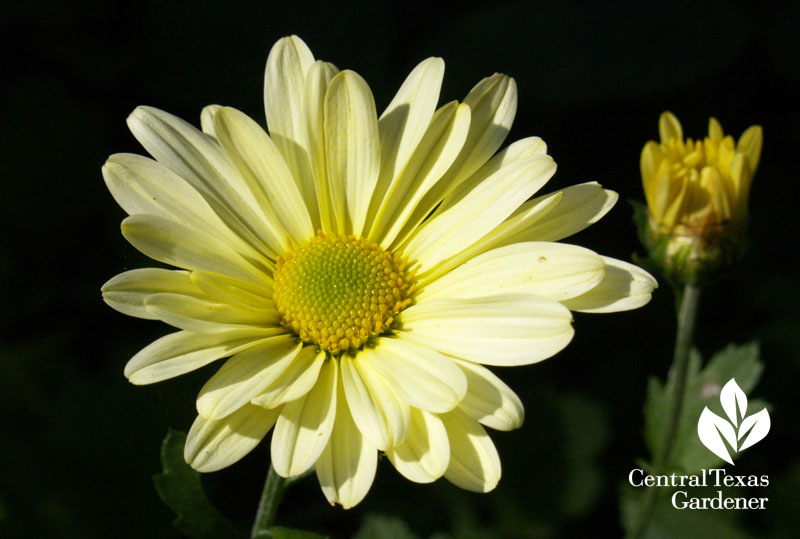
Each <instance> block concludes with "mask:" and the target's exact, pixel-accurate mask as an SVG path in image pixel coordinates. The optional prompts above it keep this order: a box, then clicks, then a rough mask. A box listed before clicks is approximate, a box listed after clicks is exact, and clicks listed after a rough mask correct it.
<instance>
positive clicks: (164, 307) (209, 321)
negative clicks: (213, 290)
mask: <svg viewBox="0 0 800 539" xmlns="http://www.w3.org/2000/svg"><path fill="white" fill-rule="evenodd" d="M144 306H145V309H147V312H148V313H150V314H151V315H153V316H155V317H156V318H157V319H159V320H161V321H162V322H165V323H167V324H169V325H171V326H175V327H177V328H180V329H185V330H188V331H195V332H197V333H219V332H221V331H230V330H232V329H239V327H240V326H250V327H258V328H268V327H278V326H279V325H280V323H279V316H278V311H276V310H275V309H272V308H266V309H254V308H252V307H244V306H241V305H230V304H228V303H219V302H216V301H213V300H209V299H208V298H198V297H194V296H190V295H185V294H167V293H161V294H152V295H150V296H148V297H147V299H145V301H144Z"/></svg>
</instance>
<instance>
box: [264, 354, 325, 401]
mask: <svg viewBox="0 0 800 539" xmlns="http://www.w3.org/2000/svg"><path fill="white" fill-rule="evenodd" d="M325 357H326V356H325V352H317V351H316V348H315V347H314V346H305V347H303V349H302V350H300V353H299V354H297V357H296V358H294V360H293V361H292V363H291V364H290V365H289V366H287V367H286V369H285V370H284V371H283V372H282V373H281V375H280V376H278V378H276V379H275V381H274V382H272V383H271V384H270V385H269V386H268V387H267V389H265V390H264V392H263V393H261V394H259V395H258V396H257V397H253V398H252V399H251V400H250V402H251V403H252V404H255V405H258V406H263V407H265V408H275V407H276V406H280V405H281V404H284V403H287V402H291V401H293V400H297V399H299V398H300V397H303V396H304V395H305V394H306V393H308V392H309V391H311V388H313V387H314V385H315V384H316V383H317V379H318V377H319V371H320V369H322V365H323V364H324V363H325Z"/></svg>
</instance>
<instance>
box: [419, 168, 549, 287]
mask: <svg viewBox="0 0 800 539" xmlns="http://www.w3.org/2000/svg"><path fill="white" fill-rule="evenodd" d="M555 170H556V166H555V163H554V162H553V160H552V159H551V158H550V157H549V156H547V155H535V156H532V157H527V158H524V159H520V160H517V161H513V162H512V163H510V164H508V165H507V166H505V167H501V168H499V169H498V170H497V171H496V172H495V173H494V174H491V175H490V176H489V177H488V178H486V179H485V180H484V181H483V182H482V183H480V184H479V185H477V186H476V187H475V188H474V189H473V190H472V191H470V192H469V194H468V195H466V196H465V197H464V198H463V199H462V200H460V201H459V202H458V203H457V204H455V205H454V206H452V207H451V208H449V209H447V210H446V211H444V212H443V213H441V214H439V215H437V216H436V217H434V218H432V219H431V220H429V221H426V222H425V223H424V224H423V225H422V226H421V227H420V229H419V231H418V232H417V233H416V235H415V236H414V237H413V238H412V239H411V241H410V242H409V243H408V245H407V248H406V252H407V253H408V254H409V257H410V258H411V259H412V260H416V261H418V262H419V264H420V271H421V272H424V271H425V270H428V269H431V268H433V267H434V266H435V265H436V264H438V263H439V262H442V261H444V260H447V259H448V258H450V257H451V256H453V255H455V254H457V253H458V252H460V251H461V250H463V249H466V248H467V247H469V246H470V245H471V244H473V243H475V242H476V241H478V240H479V239H480V238H482V237H483V236H485V235H486V234H487V233H488V232H490V231H491V230H492V229H494V228H495V227H496V226H498V225H499V224H500V223H502V222H503V221H504V220H505V219H506V218H507V217H509V216H510V215H511V214H512V213H513V212H514V210H516V209H517V208H518V207H519V206H520V205H521V204H522V203H523V202H525V200H527V199H528V198H529V197H530V196H531V195H532V194H533V193H535V192H536V191H537V190H538V189H539V188H540V187H541V186H542V185H544V184H545V183H546V182H547V180H549V179H550V178H551V177H552V175H553V174H554V173H555Z"/></svg>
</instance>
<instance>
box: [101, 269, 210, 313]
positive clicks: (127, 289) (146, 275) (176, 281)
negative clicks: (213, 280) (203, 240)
mask: <svg viewBox="0 0 800 539" xmlns="http://www.w3.org/2000/svg"><path fill="white" fill-rule="evenodd" d="M100 290H101V291H102V292H103V301H105V302H106V303H107V304H108V305H109V306H110V307H111V308H112V309H115V310H117V311H119V312H121V313H123V314H127V315H128V316H135V317H137V318H145V319H147V320H157V319H158V317H157V316H155V315H153V314H151V313H149V312H147V309H146V308H145V305H144V301H145V299H147V297H148V296H151V295H153V294H158V293H160V292H170V293H175V294H185V295H203V294H202V292H201V291H200V290H199V289H198V288H197V287H196V286H194V285H193V284H192V281H191V279H190V278H189V272H188V271H174V270H167V269H161V268H141V269H135V270H130V271H126V272H124V273H120V274H119V275H117V276H115V277H113V278H111V279H110V280H109V281H108V282H107V283H106V284H104V285H103V287H102V288H101V289H100Z"/></svg>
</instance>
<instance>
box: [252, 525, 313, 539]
mask: <svg viewBox="0 0 800 539" xmlns="http://www.w3.org/2000/svg"><path fill="white" fill-rule="evenodd" d="M265 537H271V538H272V539H325V538H326V537H328V536H327V535H320V534H318V533H314V532H308V531H305V530H296V529H294V528H284V527H282V526H273V527H271V528H270V529H269V531H268V535H266V536H265Z"/></svg>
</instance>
